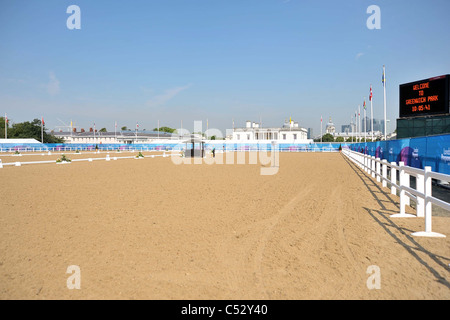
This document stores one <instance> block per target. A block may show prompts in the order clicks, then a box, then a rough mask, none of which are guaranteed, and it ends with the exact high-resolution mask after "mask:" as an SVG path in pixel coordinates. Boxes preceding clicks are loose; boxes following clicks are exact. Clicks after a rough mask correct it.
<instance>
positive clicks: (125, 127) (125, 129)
mask: <svg viewBox="0 0 450 320" xmlns="http://www.w3.org/2000/svg"><path fill="white" fill-rule="evenodd" d="M120 130H122V131H127V130H128V128H127V126H124V127H122V128H120Z"/></svg>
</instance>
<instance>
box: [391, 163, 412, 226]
mask: <svg viewBox="0 0 450 320" xmlns="http://www.w3.org/2000/svg"><path fill="white" fill-rule="evenodd" d="M399 166H400V179H399V180H400V181H399V186H400V213H399V214H393V215H391V217H392V218H406V217H415V215H412V214H408V213H405V206H406V199H409V197H408V196H407V195H406V191H405V190H404V189H403V187H404V186H405V184H406V183H405V181H406V179H407V177H409V175H407V174H406V172H405V163H404V162H399Z"/></svg>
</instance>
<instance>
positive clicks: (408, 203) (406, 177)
mask: <svg viewBox="0 0 450 320" xmlns="http://www.w3.org/2000/svg"><path fill="white" fill-rule="evenodd" d="M410 180H411V179H410V175H409V173H406V172H405V182H404V183H403V185H404V186H406V187H409V182H410ZM405 204H406V205H407V206H410V205H411V199H410V198H409V197H408V196H405Z"/></svg>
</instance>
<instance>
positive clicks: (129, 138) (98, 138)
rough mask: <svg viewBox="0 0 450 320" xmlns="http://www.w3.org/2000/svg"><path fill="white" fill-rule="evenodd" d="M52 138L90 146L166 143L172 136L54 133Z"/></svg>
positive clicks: (127, 132)
mask: <svg viewBox="0 0 450 320" xmlns="http://www.w3.org/2000/svg"><path fill="white" fill-rule="evenodd" d="M53 135H54V136H56V137H58V138H62V139H64V142H65V143H90V144H114V143H124V144H136V143H152V142H161V141H167V140H169V139H171V138H172V134H170V133H166V132H159V133H157V132H137V133H136V132H132V131H122V132H117V133H115V132H95V133H94V132H55V133H53Z"/></svg>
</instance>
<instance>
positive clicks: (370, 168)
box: [342, 149, 450, 238]
mask: <svg viewBox="0 0 450 320" xmlns="http://www.w3.org/2000/svg"><path fill="white" fill-rule="evenodd" d="M342 154H343V155H345V156H346V157H347V158H348V159H350V160H351V161H352V162H353V163H355V164H356V165H357V166H358V167H359V168H360V169H361V171H363V172H365V173H366V174H367V175H369V176H370V177H372V178H373V179H376V181H377V182H381V184H382V187H387V186H388V184H390V190H391V194H395V195H396V194H397V191H399V197H400V213H398V214H394V215H391V217H392V218H407V217H418V218H424V219H425V231H419V232H413V233H412V234H411V235H412V236H417V237H440V238H442V237H446V236H445V235H443V234H440V233H437V232H433V231H432V204H434V205H436V206H439V207H441V208H443V209H445V210H449V211H450V204H449V203H447V202H445V201H442V200H440V199H438V198H435V197H433V195H432V179H436V180H442V181H447V182H450V175H447V174H442V173H437V172H433V171H431V167H429V166H426V167H425V168H424V169H423V170H422V169H418V168H413V167H409V166H405V164H404V162H399V164H398V165H397V163H396V162H391V163H388V162H387V161H386V160H380V158H375V157H374V156H369V155H366V154H362V153H359V152H355V151H352V150H349V149H343V150H342ZM388 170H390V179H389V178H388V175H387V173H388ZM397 171H398V173H399V179H398V181H397ZM410 175H412V176H415V177H416V189H414V188H411V187H410V178H409V177H410ZM410 199H413V200H414V201H416V215H412V214H407V213H405V207H406V205H410Z"/></svg>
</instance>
